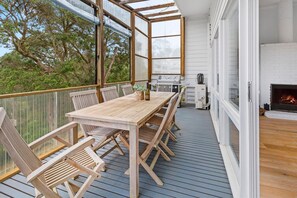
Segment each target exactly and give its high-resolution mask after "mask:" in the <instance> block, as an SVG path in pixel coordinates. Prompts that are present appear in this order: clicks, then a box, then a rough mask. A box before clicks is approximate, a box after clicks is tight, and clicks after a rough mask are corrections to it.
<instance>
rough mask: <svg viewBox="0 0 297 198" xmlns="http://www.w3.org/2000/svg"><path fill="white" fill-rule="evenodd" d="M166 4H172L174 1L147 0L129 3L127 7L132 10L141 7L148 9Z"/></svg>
mask: <svg viewBox="0 0 297 198" xmlns="http://www.w3.org/2000/svg"><path fill="white" fill-rule="evenodd" d="M166 3H174V0H149V1H143V2H137V3H129V4H127V5H128V6H131V7H132V8H133V9H136V8H142V7H149V6H155V5H161V4H166Z"/></svg>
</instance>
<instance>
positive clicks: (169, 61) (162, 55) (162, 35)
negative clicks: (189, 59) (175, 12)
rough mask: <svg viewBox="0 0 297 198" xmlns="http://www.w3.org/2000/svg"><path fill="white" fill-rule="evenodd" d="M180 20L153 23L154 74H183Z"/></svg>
mask: <svg viewBox="0 0 297 198" xmlns="http://www.w3.org/2000/svg"><path fill="white" fill-rule="evenodd" d="M180 24H181V21H180V19H176V20H170V21H162V22H153V23H152V56H153V57H152V72H153V74H180V73H181V27H180Z"/></svg>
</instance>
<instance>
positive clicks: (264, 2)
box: [259, 0, 297, 7]
mask: <svg viewBox="0 0 297 198" xmlns="http://www.w3.org/2000/svg"><path fill="white" fill-rule="evenodd" d="M280 1H281V0H260V1H259V3H260V6H261V7H262V6H269V5H273V4H277V3H279V2H280ZM293 2H297V1H296V0H293Z"/></svg>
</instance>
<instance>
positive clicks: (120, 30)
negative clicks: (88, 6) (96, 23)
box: [104, 16, 132, 37]
mask: <svg viewBox="0 0 297 198" xmlns="http://www.w3.org/2000/svg"><path fill="white" fill-rule="evenodd" d="M104 22H105V23H104V26H105V27H108V28H111V29H113V30H114V31H116V32H117V33H120V34H123V35H124V36H128V37H131V36H132V34H131V31H130V30H129V29H127V28H125V27H123V26H121V25H120V24H118V23H117V22H115V21H114V20H112V19H111V18H108V17H107V16H104Z"/></svg>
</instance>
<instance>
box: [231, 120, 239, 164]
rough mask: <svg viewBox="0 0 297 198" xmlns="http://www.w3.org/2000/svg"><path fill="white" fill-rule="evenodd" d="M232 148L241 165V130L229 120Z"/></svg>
mask: <svg viewBox="0 0 297 198" xmlns="http://www.w3.org/2000/svg"><path fill="white" fill-rule="evenodd" d="M229 133H230V146H231V149H232V151H233V153H234V155H235V157H236V160H237V162H238V163H239V130H238V129H237V127H236V126H235V125H234V123H233V122H232V120H231V119H230V118H229Z"/></svg>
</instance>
